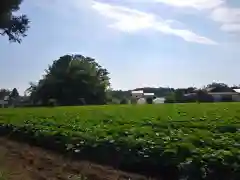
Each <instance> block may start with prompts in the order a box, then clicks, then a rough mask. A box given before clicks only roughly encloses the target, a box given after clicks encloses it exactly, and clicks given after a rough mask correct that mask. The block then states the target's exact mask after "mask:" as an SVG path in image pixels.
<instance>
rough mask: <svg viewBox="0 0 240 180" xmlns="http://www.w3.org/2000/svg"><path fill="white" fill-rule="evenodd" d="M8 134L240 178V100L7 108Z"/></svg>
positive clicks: (151, 165) (187, 175) (126, 160)
mask: <svg viewBox="0 0 240 180" xmlns="http://www.w3.org/2000/svg"><path fill="white" fill-rule="evenodd" d="M0 124H1V127H0V133H1V134H2V135H6V134H12V135H14V134H15V136H16V137H18V138H19V139H21V140H24V141H29V142H31V143H34V144H37V145H41V146H44V147H47V148H51V149H54V150H58V151H60V152H65V153H71V154H73V155H74V156H76V157H80V158H86V159H89V160H93V161H96V162H99V163H104V164H109V165H112V166H114V167H117V168H122V169H127V170H132V171H137V172H141V173H150V174H155V173H160V174H162V175H163V176H168V175H169V174H170V175H172V177H173V176H174V177H175V176H176V177H177V178H178V179H181V178H182V179H190V180H198V179H209V180H210V179H211V180H214V179H217V180H221V179H229V180H240V103H218V104H214V103H209V104H204V103H201V104H163V105H139V106H134V105H133V106H131V105H123V106H120V105H115V106H114V105H113V106H83V107H56V108H22V109H20V108H19V109H17V108H16V109H0Z"/></svg>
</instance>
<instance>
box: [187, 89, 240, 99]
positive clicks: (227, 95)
mask: <svg viewBox="0 0 240 180" xmlns="http://www.w3.org/2000/svg"><path fill="white" fill-rule="evenodd" d="M203 92H205V93H206V95H209V97H211V98H212V99H213V101H214V102H221V101H235V102H240V89H232V88H229V87H213V88H206V89H203ZM184 97H185V98H186V99H195V100H196V99H197V90H195V91H194V92H193V93H188V94H185V95H184Z"/></svg>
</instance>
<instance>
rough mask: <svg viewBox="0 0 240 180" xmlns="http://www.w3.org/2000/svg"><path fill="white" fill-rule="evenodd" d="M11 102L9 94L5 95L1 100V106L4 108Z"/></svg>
mask: <svg viewBox="0 0 240 180" xmlns="http://www.w3.org/2000/svg"><path fill="white" fill-rule="evenodd" d="M8 102H9V96H5V97H4V98H3V99H2V100H0V106H1V107H2V108H5V107H6V106H7V105H8Z"/></svg>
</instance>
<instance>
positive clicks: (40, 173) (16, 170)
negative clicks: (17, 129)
mask: <svg viewBox="0 0 240 180" xmlns="http://www.w3.org/2000/svg"><path fill="white" fill-rule="evenodd" d="M85 179H86V180H147V179H149V180H150V178H146V177H144V176H141V175H136V174H130V173H125V172H122V171H118V170H114V169H112V168H111V167H107V166H101V165H97V164H93V163H91V162H87V161H73V160H70V159H68V158H65V157H63V156H61V155H58V154H54V153H53V152H50V151H47V150H43V149H41V148H38V147H32V146H29V145H27V144H24V143H19V142H15V141H12V140H9V139H7V138H0V180H85Z"/></svg>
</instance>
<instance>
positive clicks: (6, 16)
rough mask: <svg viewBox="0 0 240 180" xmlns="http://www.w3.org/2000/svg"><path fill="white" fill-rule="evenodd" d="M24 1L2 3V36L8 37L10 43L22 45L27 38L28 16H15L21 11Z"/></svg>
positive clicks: (0, 20)
mask: <svg viewBox="0 0 240 180" xmlns="http://www.w3.org/2000/svg"><path fill="white" fill-rule="evenodd" d="M21 3H22V0H1V1H0V34H1V35H3V36H4V35H7V36H8V38H9V41H10V42H18V43H20V42H21V40H22V37H25V36H26V31H27V30H28V28H29V26H28V25H29V20H28V18H27V16H26V15H15V14H14V13H15V12H17V11H18V10H19V9H20V4H21Z"/></svg>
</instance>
